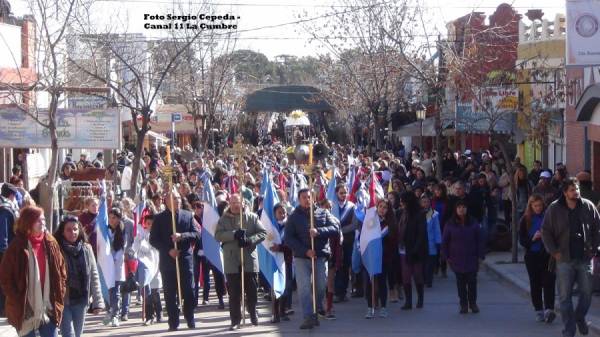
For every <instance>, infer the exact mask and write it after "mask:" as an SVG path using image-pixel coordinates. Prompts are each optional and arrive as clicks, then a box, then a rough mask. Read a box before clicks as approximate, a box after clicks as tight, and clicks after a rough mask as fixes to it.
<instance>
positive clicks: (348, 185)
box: [346, 166, 356, 193]
mask: <svg viewBox="0 0 600 337" xmlns="http://www.w3.org/2000/svg"><path fill="white" fill-rule="evenodd" d="M355 174H356V169H355V168H354V167H353V166H350V167H349V168H348V177H347V180H346V188H347V189H348V193H352V186H353V185H354V179H355V178H356V176H355Z"/></svg>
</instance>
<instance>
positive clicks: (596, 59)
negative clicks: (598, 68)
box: [567, 0, 600, 66]
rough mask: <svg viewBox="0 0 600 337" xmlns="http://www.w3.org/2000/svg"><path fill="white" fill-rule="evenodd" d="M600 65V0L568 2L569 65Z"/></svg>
mask: <svg viewBox="0 0 600 337" xmlns="http://www.w3.org/2000/svg"><path fill="white" fill-rule="evenodd" d="M592 64H600V0H567V65H568V66H573V65H592Z"/></svg>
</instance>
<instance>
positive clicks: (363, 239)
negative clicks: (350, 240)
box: [359, 207, 387, 276]
mask: <svg viewBox="0 0 600 337" xmlns="http://www.w3.org/2000/svg"><path fill="white" fill-rule="evenodd" d="M385 231H387V226H386V227H385V229H384V231H382V230H381V224H380V223H379V215H378V214H377V208H376V207H371V208H369V209H368V210H367V213H366V214H365V221H364V222H363V225H362V229H361V231H360V244H359V249H360V256H361V260H362V264H363V266H365V268H366V269H367V272H368V273H369V276H374V275H377V274H381V264H382V254H383V240H382V238H383V236H384V235H385V234H387V233H385Z"/></svg>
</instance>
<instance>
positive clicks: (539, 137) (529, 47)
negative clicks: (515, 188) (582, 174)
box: [517, 10, 566, 169]
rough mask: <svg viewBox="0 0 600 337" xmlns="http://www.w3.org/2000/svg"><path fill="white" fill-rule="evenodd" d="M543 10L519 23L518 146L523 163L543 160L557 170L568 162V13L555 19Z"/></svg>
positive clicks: (534, 11) (558, 15)
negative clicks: (566, 105) (566, 52)
mask: <svg viewBox="0 0 600 337" xmlns="http://www.w3.org/2000/svg"><path fill="white" fill-rule="evenodd" d="M543 15H544V13H543V12H542V11H541V10H529V11H528V12H527V13H526V17H527V20H525V19H523V20H521V21H520V22H519V46H518V49H517V55H518V59H517V65H518V72H519V73H518V83H519V101H520V114H519V116H518V119H517V123H518V127H519V129H520V131H521V132H520V135H521V138H522V141H521V142H519V144H518V146H517V149H518V151H517V153H518V156H519V158H521V162H522V163H523V164H524V165H525V166H527V168H529V169H531V168H532V166H533V162H534V161H535V160H539V161H541V162H542V166H543V167H548V168H551V169H554V167H556V164H558V163H564V161H565V159H566V158H565V156H566V154H565V152H566V146H565V139H564V111H565V104H566V99H565V89H566V86H565V84H566V82H565V75H566V72H565V42H566V27H565V23H566V20H565V16H564V15H563V14H557V15H556V16H555V17H554V18H553V20H548V19H546V18H544V17H543Z"/></svg>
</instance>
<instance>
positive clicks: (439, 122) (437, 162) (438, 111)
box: [435, 96, 444, 181]
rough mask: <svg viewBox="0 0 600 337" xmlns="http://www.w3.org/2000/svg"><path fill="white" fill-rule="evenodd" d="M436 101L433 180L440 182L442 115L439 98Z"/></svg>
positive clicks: (441, 173) (441, 177)
mask: <svg viewBox="0 0 600 337" xmlns="http://www.w3.org/2000/svg"><path fill="white" fill-rule="evenodd" d="M436 97H438V99H436V106H435V110H436V111H435V130H436V133H435V178H436V179H437V180H438V181H442V179H443V176H442V175H443V172H442V162H443V161H444V160H443V153H442V151H443V150H444V149H443V147H442V139H443V137H442V132H443V131H444V130H443V127H442V118H441V114H442V106H441V104H440V100H439V96H436Z"/></svg>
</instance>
